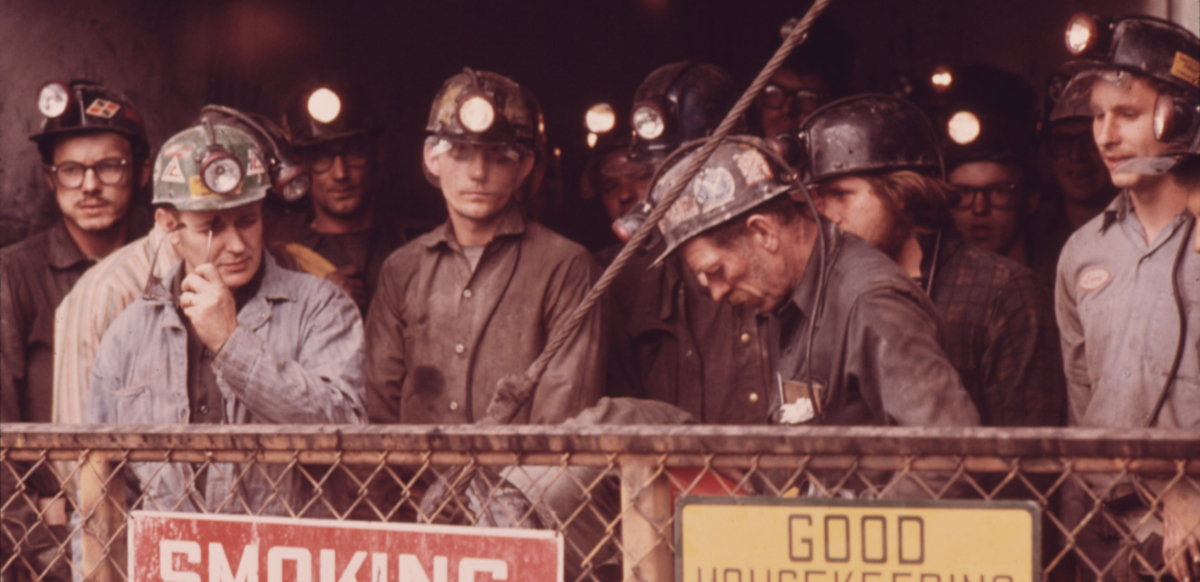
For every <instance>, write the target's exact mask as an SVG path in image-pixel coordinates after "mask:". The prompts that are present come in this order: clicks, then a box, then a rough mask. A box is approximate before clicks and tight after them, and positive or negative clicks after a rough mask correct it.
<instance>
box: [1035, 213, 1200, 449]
mask: <svg viewBox="0 0 1200 582" xmlns="http://www.w3.org/2000/svg"><path fill="white" fill-rule="evenodd" d="M1129 196H1130V195H1129V193H1128V192H1121V194H1119V195H1118V196H1117V197H1116V199H1114V200H1113V202H1112V203H1111V204H1110V205H1109V206H1108V208H1107V209H1106V210H1105V211H1104V213H1102V214H1101V215H1100V216H1097V217H1096V218H1094V219H1092V220H1091V221H1089V222H1088V223H1087V224H1085V225H1083V226H1082V227H1080V229H1079V230H1077V231H1076V232H1075V234H1074V235H1072V236H1071V239H1070V240H1069V241H1067V245H1066V247H1065V248H1064V249H1063V253H1062V258H1061V259H1060V260H1059V263H1058V280H1057V283H1056V285H1055V308H1056V311H1057V316H1058V325H1059V329H1060V331H1061V335H1062V353H1063V360H1064V369H1065V370H1066V375H1067V388H1068V397H1069V403H1070V408H1069V411H1070V421H1071V424H1072V425H1075V426H1087V427H1106V428H1138V427H1146V426H1159V427H1172V428H1174V427H1183V428H1194V427H1197V426H1200V362H1198V360H1200V307H1198V304H1200V255H1198V254H1197V253H1195V252H1193V251H1192V250H1191V240H1190V239H1187V238H1186V237H1185V236H1184V234H1185V231H1186V230H1187V229H1186V228H1185V227H1186V225H1187V224H1188V222H1189V221H1190V220H1192V219H1191V217H1190V216H1189V215H1188V214H1187V213H1186V212H1181V213H1180V214H1179V215H1178V216H1176V217H1175V218H1174V220H1172V222H1171V223H1170V224H1169V225H1167V226H1166V227H1164V228H1163V229H1162V231H1161V232H1160V233H1159V234H1158V236H1157V237H1155V239H1154V241H1153V242H1151V243H1150V244H1146V237H1145V231H1144V230H1143V229H1142V225H1141V223H1140V222H1139V221H1138V219H1137V216H1136V214H1135V212H1134V207H1133V205H1132V203H1131V201H1130V199H1129ZM1180 253H1182V255H1180ZM1179 256H1181V257H1182V264H1181V265H1180V267H1181V273H1180V275H1179V281H1180V285H1181V290H1182V292H1183V300H1184V303H1185V308H1186V309H1187V313H1188V320H1187V337H1186V338H1185V340H1184V346H1183V354H1182V360H1181V361H1180V364H1179V369H1178V371H1177V372H1176V373H1175V381H1174V383H1173V384H1172V386H1171V389H1170V391H1169V392H1168V393H1167V394H1166V397H1165V398H1166V400H1165V402H1164V404H1163V407H1162V411H1161V413H1160V414H1159V415H1158V417H1157V419H1155V418H1153V412H1154V408H1155V405H1156V404H1157V402H1158V400H1159V398H1160V396H1161V395H1162V389H1163V386H1164V385H1165V383H1166V380H1167V374H1168V372H1169V371H1170V369H1171V365H1172V362H1173V360H1174V358H1175V354H1176V348H1177V347H1178V340H1179V323H1180V316H1179V312H1178V308H1177V306H1176V301H1175V294H1174V291H1173V286H1172V282H1171V281H1172V269H1173V267H1174V264H1175V261H1176V257H1179Z"/></svg>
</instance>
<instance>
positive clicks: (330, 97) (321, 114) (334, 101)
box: [308, 87, 342, 123]
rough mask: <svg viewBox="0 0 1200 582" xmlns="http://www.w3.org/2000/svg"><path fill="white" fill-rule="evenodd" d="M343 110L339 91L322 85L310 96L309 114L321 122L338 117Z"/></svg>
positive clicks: (327, 121)
mask: <svg viewBox="0 0 1200 582" xmlns="http://www.w3.org/2000/svg"><path fill="white" fill-rule="evenodd" d="M341 112H342V100H341V99H338V96H337V93H334V92H333V91H330V90H329V89H326V88H324V87H322V88H320V89H317V90H316V91H313V94H312V95H309V96H308V114H309V115H311V116H312V118H313V119H315V120H317V121H320V122H321V123H329V122H330V121H333V120H335V119H337V116H338V114H339V113H341Z"/></svg>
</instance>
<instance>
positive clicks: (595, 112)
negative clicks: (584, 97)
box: [584, 103, 617, 133]
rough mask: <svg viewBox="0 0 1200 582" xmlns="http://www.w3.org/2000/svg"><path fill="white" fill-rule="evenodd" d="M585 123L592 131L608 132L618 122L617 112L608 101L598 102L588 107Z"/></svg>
mask: <svg viewBox="0 0 1200 582" xmlns="http://www.w3.org/2000/svg"><path fill="white" fill-rule="evenodd" d="M584 123H586V124H587V128H588V131H590V132H592V133H608V132H609V131H612V128H613V126H615V125H616V124H617V112H616V111H614V110H613V107H612V105H609V104H608V103H597V104H595V105H593V106H591V107H589V108H588V110H587V115H585V116H584Z"/></svg>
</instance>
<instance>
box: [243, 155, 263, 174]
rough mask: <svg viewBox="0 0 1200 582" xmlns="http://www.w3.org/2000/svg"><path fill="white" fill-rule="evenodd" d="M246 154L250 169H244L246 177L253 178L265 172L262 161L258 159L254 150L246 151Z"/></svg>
mask: <svg viewBox="0 0 1200 582" xmlns="http://www.w3.org/2000/svg"><path fill="white" fill-rule="evenodd" d="M247 153H249V154H250V167H249V168H246V175H247V176H255V175H258V174H262V173H263V172H265V171H266V170H265V169H264V168H263V164H262V160H260V159H259V158H258V154H257V153H255V152H254V150H248V152H247Z"/></svg>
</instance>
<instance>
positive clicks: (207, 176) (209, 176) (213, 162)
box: [200, 119, 245, 194]
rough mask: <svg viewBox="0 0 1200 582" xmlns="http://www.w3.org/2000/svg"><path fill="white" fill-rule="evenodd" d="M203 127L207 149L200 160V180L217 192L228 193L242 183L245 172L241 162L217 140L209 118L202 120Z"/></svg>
mask: <svg viewBox="0 0 1200 582" xmlns="http://www.w3.org/2000/svg"><path fill="white" fill-rule="evenodd" d="M204 128H205V130H206V131H207V132H208V150H207V152H205V154H204V160H203V161H201V162H200V180H201V181H202V182H204V185H205V186H206V187H207V188H208V189H209V190H211V191H213V192H215V193H217V194H229V193H231V192H233V191H235V190H237V187H238V185H240V184H241V183H242V176H243V175H244V174H245V172H244V171H243V168H242V162H241V161H239V160H238V159H237V156H235V155H233V154H232V153H231V152H230V151H229V150H227V149H225V146H223V145H221V144H220V143H219V142H217V134H216V132H214V131H213V126H212V121H211V120H208V119H206V120H204Z"/></svg>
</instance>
